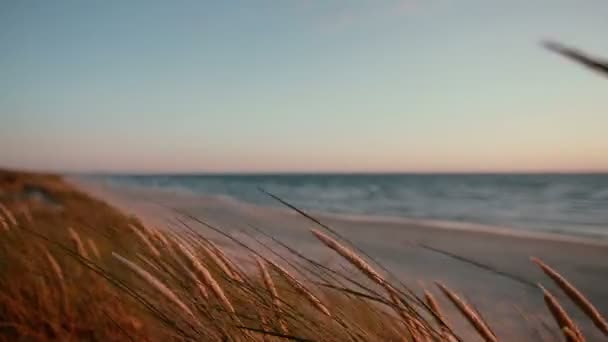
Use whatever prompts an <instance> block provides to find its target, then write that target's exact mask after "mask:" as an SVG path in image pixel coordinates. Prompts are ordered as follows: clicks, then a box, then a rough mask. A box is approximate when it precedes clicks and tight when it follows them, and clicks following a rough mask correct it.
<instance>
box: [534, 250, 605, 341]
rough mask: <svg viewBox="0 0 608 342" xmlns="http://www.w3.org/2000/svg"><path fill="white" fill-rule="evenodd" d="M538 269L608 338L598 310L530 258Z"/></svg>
mask: <svg viewBox="0 0 608 342" xmlns="http://www.w3.org/2000/svg"><path fill="white" fill-rule="evenodd" d="M531 260H532V262H534V263H535V264H536V265H538V267H540V269H541V270H542V271H543V272H544V273H545V274H546V275H548V276H549V278H551V279H552V280H553V282H555V284H557V286H559V288H560V289H562V291H564V293H566V295H567V296H568V297H570V299H571V300H572V301H573V302H574V303H575V304H576V305H577V306H578V307H579V308H580V309H581V310H582V311H583V312H584V313H585V314H586V315H587V317H589V318H590V319H591V321H592V322H593V324H595V326H596V327H597V328H598V329H599V330H600V331H601V332H602V333H603V334H604V335H605V336H608V322H607V321H606V318H604V316H602V314H601V313H600V312H599V310H598V309H597V308H596V307H595V306H594V305H593V304H592V303H591V301H589V300H588V299H587V298H586V297H585V296H584V295H583V294H582V293H581V292H580V291H579V290H578V289H577V288H576V287H574V285H572V284H571V283H570V282H569V281H568V280H566V278H564V277H563V276H562V275H561V274H559V273H557V271H556V270H554V269H553V268H551V267H550V266H549V265H547V264H545V263H544V262H543V261H542V260H540V259H539V258H531Z"/></svg>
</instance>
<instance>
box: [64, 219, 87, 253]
mask: <svg viewBox="0 0 608 342" xmlns="http://www.w3.org/2000/svg"><path fill="white" fill-rule="evenodd" d="M68 234H69V235H70V239H71V240H72V243H73V244H74V246H75V247H76V251H77V252H78V254H80V255H82V256H83V257H85V258H88V257H89V254H88V253H87V250H86V249H85V248H84V244H83V243H82V240H81V239H80V235H78V233H77V232H76V231H75V230H74V228H72V227H68Z"/></svg>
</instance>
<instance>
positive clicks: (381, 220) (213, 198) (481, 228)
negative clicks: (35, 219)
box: [64, 176, 608, 248]
mask: <svg viewBox="0 0 608 342" xmlns="http://www.w3.org/2000/svg"><path fill="white" fill-rule="evenodd" d="M64 179H65V180H66V181H67V182H68V183H70V184H72V185H74V186H76V187H78V188H79V189H81V190H83V191H85V192H89V193H91V195H94V196H95V197H104V199H106V200H108V201H109V202H112V203H113V204H118V205H119V206H120V207H121V209H122V210H125V211H127V212H130V213H132V214H134V215H135V216H140V215H141V216H142V217H141V219H142V220H144V221H146V220H147V221H150V215H149V214H150V213H147V212H142V210H140V209H138V208H137V206H134V205H133V203H132V202H129V201H128V200H127V201H125V200H124V198H120V197H121V195H124V194H125V193H136V197H137V196H138V195H141V194H147V195H150V196H152V197H158V196H161V197H165V196H167V195H169V196H174V198H178V197H180V198H186V199H191V200H193V201H197V200H199V201H202V202H204V203H209V202H217V203H216V205H226V206H235V207H237V209H244V210H247V211H258V210H261V211H268V212H269V213H281V214H287V215H293V214H295V212H294V211H293V210H291V209H289V208H286V207H281V206H265V205H260V204H255V203H250V202H246V201H242V200H240V199H237V198H234V197H230V196H225V195H210V194H198V193H188V192H183V191H171V190H165V189H152V188H147V187H144V186H135V185H130V186H126V187H121V189H120V190H119V189H118V187H117V186H115V185H108V184H107V183H105V182H103V181H96V180H89V179H84V178H82V177H79V176H64ZM117 190H119V191H117ZM127 197H130V196H127ZM148 204H149V203H148ZM304 211H306V212H307V213H309V214H311V215H312V216H314V217H316V218H319V219H322V220H329V221H344V222H352V223H365V224H391V225H393V224H395V225H403V226H419V227H426V228H428V229H436V230H445V231H448V232H449V231H460V232H464V233H471V234H488V235H490V236H492V235H496V236H504V237H510V238H518V239H532V240H540V241H547V242H564V243H572V244H580V245H588V246H594V247H606V248H608V235H606V236H603V235H602V234H578V235H577V234H568V233H562V232H557V231H556V232H551V231H538V230H531V229H521V228H513V227H506V226H499V225H488V224H480V223H471V222H458V221H445V220H435V219H415V218H407V217H399V216H390V215H366V214H348V213H332V212H322V211H313V210H304ZM157 224H158V222H157Z"/></svg>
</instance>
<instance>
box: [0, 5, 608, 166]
mask: <svg viewBox="0 0 608 342" xmlns="http://www.w3.org/2000/svg"><path fill="white" fill-rule="evenodd" d="M606 33H608V1H603V0H597V1H594V0H587V1H573V0H546V1H540V0H539V1H530V0H527V1H500V2H499V1H488V0H483V1H482V0H480V1H466V0H464V1H452V0H419V1H416V0H404V1H331V0H324V1H312V0H272V1H251V0H246V1H214V2H211V1H209V2H207V1H158V2H156V1H141V2H139V1H12V0H9V1H2V2H1V3H0V49H1V52H0V167H10V168H27V169H43V170H54V171H117V172H121V171H123V172H196V171H210V172H222V171H231V172H243V171H244V172H261V171H274V172H282V171H303V172H308V171H316V172H322V171H345V172H356V171H366V172H373V171H385V172H399V171H404V172H423V171H429V172H438V171H439V172H453V171H458V172H463V171H608V79H606V78H602V77H601V76H598V75H596V74H594V73H592V72H590V71H588V70H585V69H583V68H582V67H580V66H579V65H576V64H573V63H571V62H570V61H568V60H565V59H563V58H561V57H560V56H557V55H555V54H552V53H550V52H548V51H546V50H544V49H543V48H541V47H540V45H539V43H540V41H541V40H543V39H547V38H548V39H554V40H556V41H560V42H563V43H565V44H568V45H571V46H574V47H577V48H580V49H582V50H583V51H586V52H589V53H591V54H593V55H597V56H604V57H607V58H608V40H607V37H606Z"/></svg>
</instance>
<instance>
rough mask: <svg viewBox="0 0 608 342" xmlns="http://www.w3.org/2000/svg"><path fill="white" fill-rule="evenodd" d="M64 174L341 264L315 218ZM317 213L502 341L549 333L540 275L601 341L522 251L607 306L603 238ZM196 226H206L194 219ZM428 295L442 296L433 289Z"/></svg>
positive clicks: (157, 217)
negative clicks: (458, 304) (466, 307)
mask: <svg viewBox="0 0 608 342" xmlns="http://www.w3.org/2000/svg"><path fill="white" fill-rule="evenodd" d="M68 180H69V181H70V182H72V183H73V184H75V185H77V186H78V187H79V188H81V189H82V190H83V191H85V192H88V193H89V194H91V195H93V196H95V197H97V198H99V199H102V200H104V201H106V202H108V203H109V204H111V205H113V206H115V207H117V208H119V209H121V210H123V211H125V212H128V213H131V214H133V215H136V216H138V217H139V218H140V219H142V220H143V221H144V222H145V223H146V224H149V225H154V226H157V227H165V226H167V225H171V224H172V223H171V222H175V221H174V220H172V217H173V216H175V215H176V214H175V212H173V211H172V210H171V209H169V208H175V209H178V210H180V211H183V212H186V213H189V214H191V215H193V216H196V217H200V218H203V219H205V220H206V221H208V222H211V223H213V224H215V225H218V226H220V227H221V228H222V229H223V230H224V231H225V232H227V233H230V234H232V235H237V236H240V237H242V238H243V239H245V240H248V239H249V238H248V237H247V236H245V235H244V233H242V231H247V232H248V233H247V234H253V233H252V230H251V228H250V226H255V227H257V228H259V229H262V230H263V231H264V232H266V233H267V234H270V235H272V236H274V237H276V238H279V239H280V240H282V241H284V242H286V243H287V244H289V245H290V246H292V247H295V248H296V249H297V250H299V251H301V252H303V253H305V254H306V255H308V256H312V257H313V258H314V259H316V260H320V261H322V262H323V263H326V264H331V265H334V266H335V265H336V263H338V262H340V259H339V257H337V256H336V255H335V254H334V253H333V252H332V251H330V250H328V249H326V248H324V247H323V246H321V245H320V243H319V242H318V241H316V240H315V239H314V237H313V236H312V235H311V234H310V231H309V229H310V228H313V227H315V224H314V223H312V222H311V221H309V220H307V219H305V218H304V217H302V216H301V215H298V214H296V213H294V212H293V211H290V210H288V209H282V208H267V207H259V206H255V205H249V204H243V203H240V202H236V201H233V200H230V199H218V198H213V197H202V196H197V195H193V194H192V195H190V194H184V193H170V192H166V191H157V190H152V189H141V188H124V187H123V188H116V187H110V186H107V185H104V184H101V183H95V182H91V181H87V180H83V179H77V178H69V179H68ZM316 217H318V218H320V219H321V221H322V222H324V223H326V224H328V225H330V226H331V227H332V228H334V229H335V230H336V231H338V232H340V233H341V234H343V235H344V236H346V237H348V239H350V240H351V241H352V242H353V243H354V244H355V245H356V246H358V247H359V248H361V249H362V250H363V251H365V252H366V253H368V254H369V255H371V256H373V258H375V259H376V260H377V261H379V262H380V263H381V264H382V265H384V266H385V267H386V268H387V269H389V270H390V271H391V272H392V273H393V274H394V275H395V276H396V277H398V278H399V279H400V280H401V281H403V282H404V283H405V284H407V285H408V286H410V287H411V288H412V289H414V290H415V291H417V292H421V289H422V287H425V288H430V289H433V291H434V290H435V288H434V285H433V282H434V281H441V282H443V283H445V284H446V285H448V286H449V287H450V288H452V289H454V290H456V291H457V292H459V293H461V294H463V295H464V297H466V298H467V299H468V300H470V301H471V302H472V303H473V304H474V305H475V306H476V307H477V308H478V309H479V311H481V312H482V313H483V315H484V317H485V318H486V319H487V320H488V321H489V322H490V325H491V326H492V327H493V329H495V331H496V332H497V333H498V335H499V336H500V337H502V338H503V339H509V340H522V339H525V340H531V339H532V340H536V338H534V336H535V335H534V334H535V332H533V329H534V327H536V328H538V327H540V326H541V324H540V323H539V320H542V321H545V322H546V323H547V324H548V325H549V326H550V327H552V328H555V329H554V330H555V331H557V327H556V326H555V324H554V322H553V321H552V319H551V317H550V316H548V311H547V310H546V308H545V306H544V303H543V299H542V295H541V293H540V291H539V290H538V288H536V287H535V286H534V284H536V283H539V282H540V283H542V284H543V285H544V286H546V287H547V288H548V289H549V290H551V291H552V292H554V293H555V294H558V298H559V299H560V301H561V302H562V304H564V306H565V308H566V310H567V311H568V312H569V313H570V314H571V315H572V316H573V317H574V318H575V319H577V321H578V322H579V323H580V325H581V328H582V329H583V331H584V333H585V334H586V336H587V339H588V340H589V341H596V340H597V341H601V340H603V339H602V337H601V335H600V334H599V333H598V332H597V330H596V329H594V328H593V327H592V325H591V324H590V323H589V321H588V319H586V318H584V316H583V315H582V314H581V313H580V312H579V310H577V309H576V308H575V307H573V306H572V305H571V304H570V302H569V301H568V300H567V299H566V298H564V296H562V295H561V293H560V292H559V290H558V289H556V288H555V286H553V284H552V283H551V281H550V280H549V279H548V278H547V277H545V276H544V275H543V274H542V272H541V271H540V270H539V269H538V268H536V267H535V266H534V265H533V264H532V263H531V262H530V261H529V258H530V256H537V257H540V258H542V259H543V260H544V261H545V262H547V263H548V264H550V265H552V266H553V267H554V268H556V269H557V270H559V271H560V272H561V273H562V274H563V275H564V276H565V277H566V278H568V279H569V280H570V281H571V282H572V283H573V284H575V285H576V286H577V287H578V288H579V289H580V290H581V291H582V292H583V293H585V294H586V295H587V296H588V297H589V299H590V300H591V301H592V302H593V303H594V304H595V305H596V306H597V307H598V309H599V310H600V311H601V312H603V313H608V244H606V243H605V242H603V241H594V240H585V239H577V238H569V237H559V236H555V235H543V234H526V233H517V234H516V233H508V232H505V231H500V232H498V233H492V232H490V231H486V230H480V229H469V228H466V229H465V228H456V227H450V228H445V227H438V226H434V225H428V224H426V225H425V224H421V223H416V222H408V221H404V220H403V221H401V220H391V219H373V218H369V217H365V218H364V217H346V216H343V217H340V216H336V215H318V216H316ZM173 224H174V223H173ZM195 227H196V228H197V229H203V230H204V228H203V227H202V226H195ZM422 245H424V246H427V247H430V248H432V249H434V250H432V249H429V248H425V247H422ZM462 259H467V260H469V261H472V262H467V261H463V260H462ZM487 268H490V269H492V270H493V271H490V270H488V269H487ZM435 294H436V296H437V297H438V298H440V296H439V293H438V292H436V291H435ZM440 304H441V305H442V306H443V308H445V311H448V315H449V316H450V320H451V321H452V324H453V325H454V326H456V328H457V329H459V330H462V331H463V335H464V336H469V334H468V333H467V332H466V331H465V330H466V329H467V323H466V322H465V321H464V320H463V319H462V318H460V316H458V315H453V314H450V313H453V309H451V306H450V305H449V303H448V302H446V301H445V300H443V299H441V300H440ZM522 315H523V316H522ZM524 316H525V318H524ZM526 320H529V321H530V322H528V323H527V322H526ZM541 329H542V328H541ZM547 337H548V338H550V339H553V338H557V336H555V337H551V335H547Z"/></svg>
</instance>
